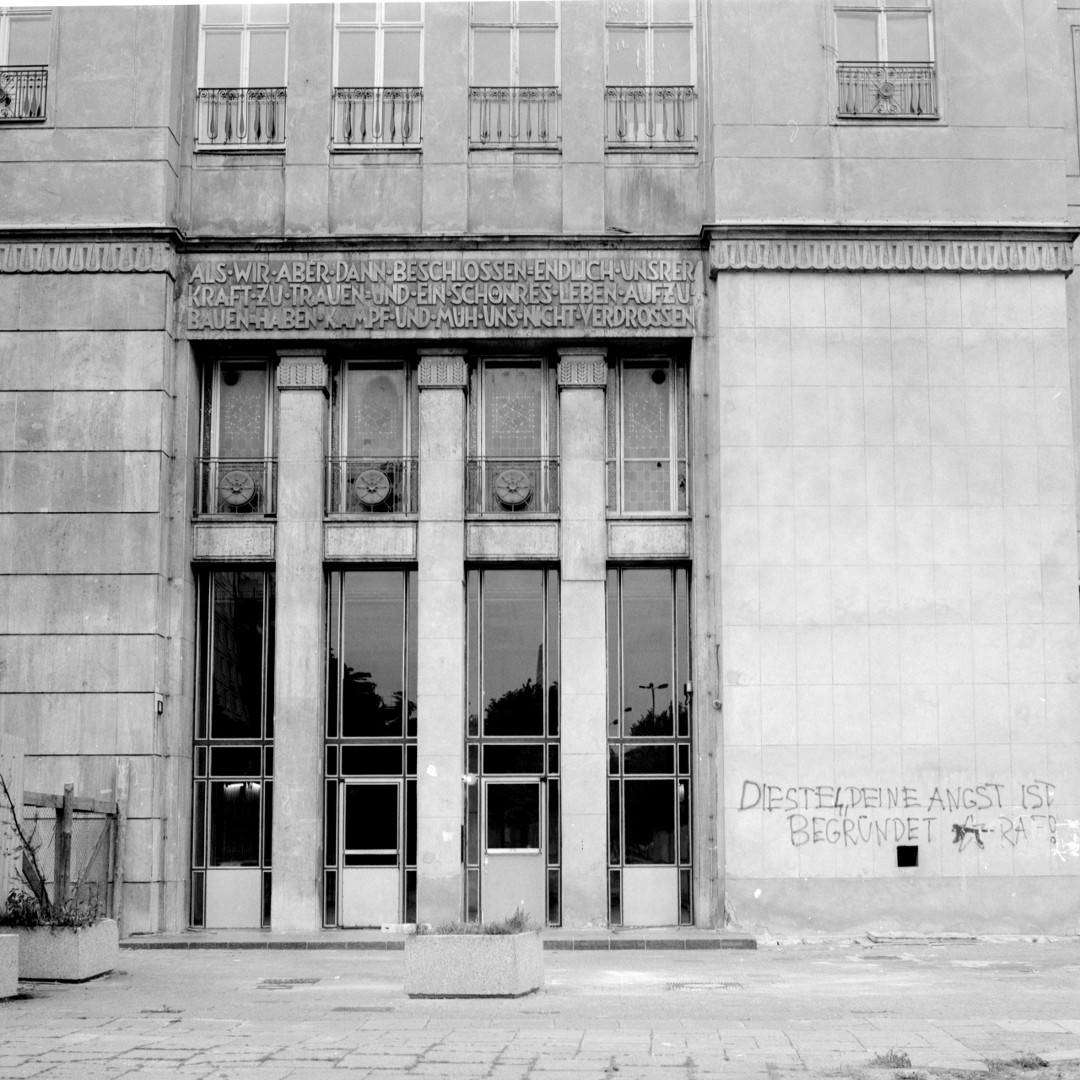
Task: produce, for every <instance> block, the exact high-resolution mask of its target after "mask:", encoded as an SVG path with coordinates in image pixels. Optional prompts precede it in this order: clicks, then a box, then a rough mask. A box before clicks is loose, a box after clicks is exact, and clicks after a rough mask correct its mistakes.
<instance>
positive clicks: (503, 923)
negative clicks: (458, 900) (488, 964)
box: [416, 909, 540, 935]
mask: <svg viewBox="0 0 1080 1080" xmlns="http://www.w3.org/2000/svg"><path fill="white" fill-rule="evenodd" d="M539 929H540V927H539V926H538V925H537V924H536V923H535V922H533V920H532V918H531V917H530V916H529V914H528V912H526V911H524V910H521V909H519V910H518V911H515V912H514V914H513V915H508V916H507V917H506V918H505V919H497V920H496V921H495V922H486V923H467V922H461V921H460V920H454V921H453V922H445V923H440V924H439V925H438V926H435V927H432V926H430V925H429V924H427V923H417V925H416V933H417V934H475V935H481V934H524V933H526V932H527V931H529V930H539Z"/></svg>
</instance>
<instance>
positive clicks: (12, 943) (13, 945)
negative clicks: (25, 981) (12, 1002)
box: [0, 932, 19, 1001]
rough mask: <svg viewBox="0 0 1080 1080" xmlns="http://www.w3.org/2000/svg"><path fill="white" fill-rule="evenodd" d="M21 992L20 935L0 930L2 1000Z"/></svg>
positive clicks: (0, 986) (0, 995)
mask: <svg viewBox="0 0 1080 1080" xmlns="http://www.w3.org/2000/svg"><path fill="white" fill-rule="evenodd" d="M18 992H19V935H18V934H14V933H12V934H5V933H3V932H0V1001H3V1000H4V998H10V997H14V996H15V995H16V994H17V993H18Z"/></svg>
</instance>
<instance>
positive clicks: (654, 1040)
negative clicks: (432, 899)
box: [0, 938, 1080, 1080]
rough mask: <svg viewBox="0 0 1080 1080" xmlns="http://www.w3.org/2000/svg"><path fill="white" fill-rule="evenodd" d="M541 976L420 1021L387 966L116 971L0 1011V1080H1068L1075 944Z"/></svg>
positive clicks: (856, 951)
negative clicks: (963, 1077) (510, 992)
mask: <svg viewBox="0 0 1080 1080" xmlns="http://www.w3.org/2000/svg"><path fill="white" fill-rule="evenodd" d="M545 968H546V977H547V981H546V987H545V988H544V990H543V991H542V992H541V993H539V994H537V995H533V996H530V997H525V998H520V999H516V1000H496V1001H479V1000H438V1001H431V1000H410V999H409V998H407V997H405V995H404V993H403V990H402V982H403V975H404V959H403V955H402V953H400V952H388V951H379V952H369V951H357V952H344V951H338V950H333V951H320V952H314V951H305V950H292V949H288V950H271V951H265V950H260V951H238V950H222V951H181V952H178V951H170V950H147V951H132V950H125V951H124V952H123V953H122V954H121V968H120V970H117V971H116V972H114V973H113V974H112V975H110V976H106V977H104V978H102V979H100V980H95V981H94V982H90V983H86V984H82V985H62V984H54V983H29V982H24V983H22V984H21V989H22V990H23V991H24V994H23V995H22V996H21V997H20V998H17V999H12V1000H10V1001H8V1002H6V1003H0V1078H2V1080H16V1078H21V1077H41V1078H47V1080H60V1078H71V1080H98V1078H111V1077H121V1076H124V1077H127V1076H132V1077H135V1076H137V1077H140V1078H145V1080H157V1078H160V1080H300V1078H303V1080H330V1078H333V1080H387V1078H390V1077H395V1078H396V1077H426V1078H433V1080H438V1078H447V1080H449V1078H455V1080H462V1078H465V1080H472V1078H490V1080H519V1078H528V1080H612V1078H618V1080H708V1078H711V1077H723V1078H725V1080H726V1078H731V1080H742V1078H743V1077H747V1078H749V1077H766V1078H769V1080H790V1078H794V1077H808V1078H811V1077H812V1078H814V1080H818V1078H824V1077H834V1076H842V1077H845V1078H847V1080H851V1078H857V1077H871V1076H873V1077H895V1078H897V1080H899V1078H902V1077H903V1078H914V1077H922V1076H931V1075H934V1073H935V1072H936V1073H937V1075H938V1076H943V1075H948V1076H954V1075H960V1073H958V1072H955V1071H954V1070H963V1071H965V1072H983V1073H985V1072H987V1071H989V1073H990V1075H991V1076H993V1077H995V1078H996V1080H1002V1078H1005V1077H1010V1078H1011V1077H1014V1076H1021V1075H1023V1076H1026V1077H1032V1078H1036V1077H1038V1078H1041V1080H1050V1078H1051V1077H1055V1078H1056V1077H1062V1078H1064V1077H1069V1078H1073V1077H1080V938H1073V939H1058V940H1052V941H1042V942H1032V941H1007V942H1006V941H997V942H988V941H978V942H971V943H950V944H947V945H933V944H884V945H882V944H877V945H874V944H871V943H869V942H867V941H858V942H851V941H848V942H831V943H817V944H796V945H784V946H780V947H776V946H774V947H771V948H765V947H763V948H761V949H759V950H758V951H757V952H738V951H704V950H703V951H687V952H678V953H676V952H659V951H658V952H651V951H650V952H645V951H630V952H618V951H612V952H603V953H598V952H594V953H590V952H573V953H572V952H547V953H546V954H545ZM905 1056H906V1061H907V1062H910V1067H902V1068H893V1069H883V1068H879V1067H874V1066H875V1062H876V1065H877V1066H882V1065H884V1064H886V1063H889V1062H891V1063H892V1064H894V1065H904V1064H905ZM1036 1057H1037V1058H1038V1061H1042V1062H1046V1063H1048V1064H1047V1065H1046V1067H1037V1068H1031V1066H1037V1065H1038V1062H1037V1060H1036ZM988 1062H989V1064H988ZM1006 1063H1010V1064H1006ZM1024 1066H1029V1067H1028V1068H1025V1067H1024ZM943 1070H945V1071H943Z"/></svg>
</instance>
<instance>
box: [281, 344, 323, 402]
mask: <svg viewBox="0 0 1080 1080" xmlns="http://www.w3.org/2000/svg"><path fill="white" fill-rule="evenodd" d="M277 387H278V389H279V390H321V391H322V392H323V393H324V394H325V393H327V390H328V382H327V371H326V360H325V359H324V356H323V353H322V351H321V350H304V351H297V352H293V351H289V352H279V353H278V369H277Z"/></svg>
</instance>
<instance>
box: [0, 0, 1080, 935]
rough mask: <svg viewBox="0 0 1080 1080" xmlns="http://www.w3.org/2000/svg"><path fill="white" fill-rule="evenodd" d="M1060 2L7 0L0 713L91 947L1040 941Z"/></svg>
mask: <svg viewBox="0 0 1080 1080" xmlns="http://www.w3.org/2000/svg"><path fill="white" fill-rule="evenodd" d="M1077 27H1080V8H1078V7H1076V6H1075V5H1073V4H1072V3H1071V2H1066V0H1061V2H1060V3H1054V0H1040V2H1038V3H1033V4H1032V3H1029V4H1024V5H1018V4H1015V3H1011V2H1009V0H989V2H988V0H979V2H975V0H959V2H954V3H950V4H948V5H946V4H944V3H942V2H941V0H906V2H903V3H901V2H899V0H896V2H894V0H862V2H854V0H853V2H850V3H848V2H840V0H835V2H833V0H776V2H772V3H760V4H759V3H755V4H743V3H735V2H733V0H700V2H696V0H605V2H601V0H582V2H572V3H571V2H564V3H555V2H550V3H549V2H539V0H504V2H495V0H488V2H479V3H473V4H469V3H465V2H439V3H426V4H421V3H413V2H395V0H378V2H375V3H360V4H347V3H341V4H336V5H330V4H326V5H323V4H310V5H309V4H304V5H293V6H287V5H209V6H205V7H201V8H200V7H197V6H190V7H167V6H153V7H116V8H57V9H52V10H48V9H41V10H37V9H27V8H20V9H0V177H2V189H3V191H4V198H3V200H2V201H0V476H2V488H0V733H5V734H6V735H7V736H9V737H14V738H16V739H18V740H20V742H21V744H22V746H23V747H24V749H25V758H24V761H23V768H24V781H25V785H26V787H27V788H28V789H31V790H41V791H48V790H60V789H62V787H63V785H64V784H65V783H69V782H73V783H74V784H75V786H76V789H77V790H78V791H80V792H85V793H87V794H91V795H93V796H94V797H98V798H104V797H115V796H116V795H117V793H118V792H120V793H123V794H124V797H125V802H126V807H127V829H126V834H127V835H126V842H125V856H124V863H125V866H124V885H123V899H124V929H125V930H126V931H127V932H153V931H159V930H177V929H182V928H185V927H189V926H190V927H206V928H223V927H266V928H269V929H271V930H305V931H314V930H318V929H321V928H326V929H328V930H329V929H332V928H337V927H353V926H380V925H387V924H390V925H393V924H400V923H408V922H413V921H416V920H421V921H431V922H438V921H443V920H446V919H452V918H465V919H469V920H473V919H479V918H484V919H489V918H495V917H498V916H501V915H505V914H508V913H509V912H511V911H513V910H516V909H518V908H520V907H524V908H525V909H526V910H527V911H528V912H529V913H530V914H531V915H532V916H533V917H534V918H536V919H538V920H540V921H543V922H544V923H546V924H547V925H561V926H565V927H570V928H574V927H585V926H641V925H665V926H673V927H677V926H690V925H694V926H699V927H719V926H723V925H734V926H739V927H742V928H745V929H749V930H757V931H766V930H767V931H769V932H777V933H789V932H799V933H814V932H821V933H825V932H830V931H840V930H852V929H897V928H908V929H911V928H920V929H935V930H980V931H999V932H1028V931H1040V932H1067V931H1075V929H1076V927H1077V919H1078V916H1080V902H1078V896H1080V893H1078V882H1080V878H1078V874H1080V824H1078V820H1080V686H1078V679H1080V609H1078V575H1077V472H1076V457H1075V452H1076V446H1077V425H1076V423H1075V416H1076V409H1075V407H1074V401H1075V389H1074V385H1075V377H1074V375H1073V370H1074V361H1073V359H1072V358H1073V357H1074V355H1075V351H1076V346H1075V343H1073V344H1071V343H1070V341H1071V339H1070V326H1071V325H1072V323H1070V318H1072V319H1073V321H1074V322H1075V319H1076V317H1077V316H1080V309H1077V308H1076V306H1075V305H1076V303H1077V300H1076V295H1075V289H1076V286H1075V285H1074V283H1073V279H1072V278H1070V277H1069V275H1070V273H1071V270H1072V266H1073V241H1074V239H1075V237H1076V234H1077V227H1075V223H1076V221H1077V213H1078V211H1077V209H1076V204H1077V203H1078V201H1080V196H1077V191H1076V190H1074V189H1075V183H1076V180H1077V174H1078V172H1080V167H1078V165H1077V157H1076V155H1077V145H1078V144H1077V130H1078V128H1077V118H1076V107H1075V101H1076V86H1077V82H1076V77H1075V62H1074V52H1073V40H1074V38H1075V35H1076V33H1077V32H1078V30H1077Z"/></svg>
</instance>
